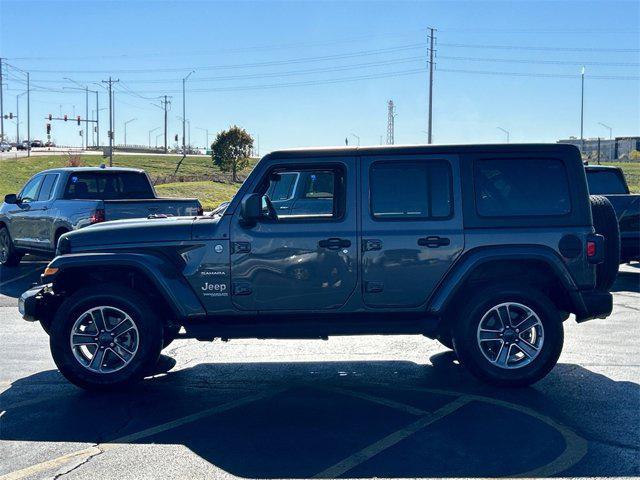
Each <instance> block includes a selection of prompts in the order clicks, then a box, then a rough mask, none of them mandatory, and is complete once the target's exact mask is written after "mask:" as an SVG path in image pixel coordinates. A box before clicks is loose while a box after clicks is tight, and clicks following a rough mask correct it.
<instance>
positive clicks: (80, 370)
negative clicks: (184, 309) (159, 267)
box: [49, 285, 163, 390]
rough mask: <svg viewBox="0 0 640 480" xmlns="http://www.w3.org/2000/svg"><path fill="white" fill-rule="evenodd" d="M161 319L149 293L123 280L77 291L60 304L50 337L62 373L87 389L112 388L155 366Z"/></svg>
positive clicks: (134, 379)
mask: <svg viewBox="0 0 640 480" xmlns="http://www.w3.org/2000/svg"><path fill="white" fill-rule="evenodd" d="M162 339H163V332H162V322H161V321H160V320H159V319H158V318H156V316H155V315H154V313H153V309H152V308H151V306H150V305H149V303H148V302H147V301H146V299H145V298H144V297H142V296H141V295H139V294H138V293H137V292H135V291H131V290H129V289H126V288H124V287H121V286H119V285H96V286H94V287H88V288H84V289H81V290H78V291H77V292H76V293H74V294H73V295H72V296H71V297H69V298H68V299H67V300H66V301H64V302H63V304H62V305H60V308H59V309H58V311H57V312H56V315H55V317H54V319H53V322H52V325H51V333H50V337H49V342H50V346H51V353H52V355H53V360H54V361H55V363H56V365H57V366H58V368H59V369H60V372H61V373H62V374H63V375H64V376H65V377H66V378H67V379H68V380H69V381H70V382H72V383H74V384H75V385H77V386H79V387H81V388H84V389H87V390H113V389H118V388H122V387H125V386H128V385H130V384H131V383H134V382H136V381H138V380H140V379H142V378H143V377H144V376H145V375H147V374H148V373H149V372H151V371H152V369H153V368H154V367H155V364H156V362H157V361H158V357H159V355H160V350H161V349H162Z"/></svg>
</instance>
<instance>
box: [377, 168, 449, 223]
mask: <svg viewBox="0 0 640 480" xmlns="http://www.w3.org/2000/svg"><path fill="white" fill-rule="evenodd" d="M451 176H452V174H451V168H450V166H449V164H448V163H447V162H444V161H423V162H388V163H384V162H378V163H374V164H373V166H372V167H371V172H370V190H371V213H372V215H373V216H374V218H376V219H380V220H384V219H442V218H448V217H450V216H451V214H452V211H453V200H452V197H451Z"/></svg>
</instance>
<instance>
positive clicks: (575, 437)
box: [0, 352, 640, 478]
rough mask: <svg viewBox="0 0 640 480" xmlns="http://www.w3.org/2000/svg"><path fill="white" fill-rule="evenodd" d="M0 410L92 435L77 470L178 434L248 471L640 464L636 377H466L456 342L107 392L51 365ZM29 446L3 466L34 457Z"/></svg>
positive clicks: (48, 433) (26, 432)
mask: <svg viewBox="0 0 640 480" xmlns="http://www.w3.org/2000/svg"><path fill="white" fill-rule="evenodd" d="M620 398H624V399H626V400H625V402H624V403H622V404H621V403H620V402H619V399H620ZM0 409H1V410H4V411H5V413H4V414H3V415H2V417H1V418H2V420H1V421H2V428H1V430H0V438H1V439H2V440H3V441H5V442H12V441H19V442H49V447H48V448H50V442H54V443H58V442H61V443H64V442H67V443H68V442H78V443H80V444H82V445H80V446H79V447H78V446H76V447H77V448H79V449H82V448H86V447H87V445H86V444H91V445H96V444H99V448H100V450H99V452H100V454H101V456H100V460H98V459H97V458H96V459H95V460H90V461H88V462H86V463H84V464H83V465H82V466H81V467H79V468H81V469H86V470H85V472H84V473H85V474H88V472H90V469H91V462H96V461H100V462H106V465H107V466H108V465H109V462H110V461H116V462H117V460H110V459H109V458H110V457H109V449H110V448H117V449H122V448H127V447H126V445H123V444H147V445H148V444H156V445H163V444H165V445H169V444H171V445H175V444H178V445H180V444H181V445H184V446H186V447H187V448H188V449H190V450H191V451H193V452H194V453H195V454H197V455H198V456H200V457H201V458H202V459H204V460H206V461H207V462H209V464H211V465H212V466H215V467H216V468H220V469H222V470H224V471H226V472H229V473H231V474H233V475H237V476H241V477H251V478H306V477H312V476H320V477H338V476H345V477H360V478H372V477H450V476H456V477H485V476H489V477H494V476H513V475H522V474H524V475H526V476H532V477H544V476H557V475H559V474H561V473H562V474H563V475H566V476H586V475H588V476H607V477H611V476H634V475H638V474H640V460H639V459H638V450H640V435H638V433H639V432H638V422H637V420H638V411H640V387H639V386H638V384H635V383H632V382H618V381H615V380H612V379H610V378H608V377H607V376H605V375H601V374H597V373H594V372H592V371H590V370H588V369H585V368H583V367H580V366H578V365H573V364H559V365H558V366H557V367H556V368H555V369H554V370H553V371H552V373H551V374H550V375H549V376H548V377H547V378H546V379H544V380H543V381H541V382H539V383H538V384H537V385H535V386H534V387H530V388H525V389H517V390H505V389H498V388H495V387H489V386H485V385H481V384H479V383H477V382H475V381H474V380H472V379H471V378H470V377H469V376H468V375H467V374H466V373H465V372H464V371H463V369H462V367H461V366H459V365H458V364H457V360H456V358H455V355H454V354H453V353H452V352H444V353H439V354H437V355H434V356H433V357H432V358H431V364H430V365H429V364H427V365H419V364H416V363H412V362H402V361H371V362H317V363H316V362H299V363H220V364H216V363H210V364H200V365H197V366H193V367H190V368H184V369H181V370H178V371H176V372H169V373H167V374H163V375H159V376H156V377H153V378H150V379H147V380H145V381H144V382H143V383H142V384H140V385H139V386H136V387H134V388H133V389H132V390H130V391H127V392H119V393H108V394H93V393H87V392H84V391H82V390H79V389H77V388H75V387H73V386H71V385H70V384H68V383H67V382H66V381H65V380H64V379H63V378H62V376H61V375H60V374H59V373H58V372H57V371H55V370H49V371H45V372H41V373H37V374H35V375H32V376H29V377H26V378H23V379H21V380H18V381H16V382H15V383H13V384H12V385H11V387H10V388H9V389H7V390H6V391H4V392H3V393H2V394H1V395H0ZM20 445H23V444H20ZM38 448H39V446H38V444H31V446H30V447H29V448H28V449H26V448H24V446H23V447H22V450H24V452H22V455H21V457H20V465H16V464H12V465H10V467H11V470H17V469H20V468H24V467H26V466H29V465H33V464H37V463H38V462H41V461H42V460H41V458H40V457H38V458H39V459H38V460H36V457H35V456H34V458H33V459H32V460H30V458H29V455H31V453H30V452H31V451H33V452H36V451H37V450H38ZM74 448H75V447H74ZM27 450H28V452H27ZM66 452H68V450H67V451H66ZM66 452H65V453H66ZM165 452H166V451H165ZM33 455H35V453H33ZM151 455H153V454H151ZM154 461H156V460H152V459H149V461H148V462H146V463H149V464H150V465H149V466H148V467H140V468H149V469H150V470H149V472H153V471H154V470H152V468H162V466H161V465H160V467H159V466H158V464H155V467H154V465H152V464H153V463H154ZM157 461H158V462H162V461H165V462H168V461H170V459H163V458H162V457H161V455H160V454H158V459H157ZM6 462H7V459H5V462H3V463H4V466H3V470H4V471H6V469H7V467H8V466H7V464H6ZM156 471H160V470H156ZM0 473H3V472H2V471H0ZM76 473H79V474H81V473H82V472H81V470H79V471H78V472H76ZM139 473H140V476H141V477H142V476H144V472H143V471H140V472H139Z"/></svg>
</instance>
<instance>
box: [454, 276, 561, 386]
mask: <svg viewBox="0 0 640 480" xmlns="http://www.w3.org/2000/svg"><path fill="white" fill-rule="evenodd" d="M467 305H468V306H467V307H465V308H464V309H463V311H461V313H460V317H459V318H458V320H457V322H456V324H455V326H454V340H453V341H454V347H455V351H456V354H457V356H458V358H459V360H460V362H461V363H462V365H463V366H465V367H466V368H467V369H468V370H469V371H470V372H471V373H472V374H473V375H474V376H475V377H477V378H479V379H480V380H483V381H486V382H488V383H492V384H495V385H500V386H505V387H521V386H526V385H530V384H532V383H535V382H537V381H538V380H540V379H541V378H542V377H544V376H545V375H546V374H547V373H549V371H550V370H551V369H552V368H553V367H554V366H555V364H556V363H557V361H558V357H559V356H560V352H561V351H562V344H563V339H564V336H563V330H562V321H561V317H560V313H559V312H558V310H557V308H556V307H555V305H554V304H553V303H552V302H551V301H550V300H549V299H548V298H547V297H546V296H545V295H544V294H543V293H542V292H539V291H537V290H535V289H532V288H526V289H525V288H523V289H519V288H513V287H509V286H492V287H486V288H484V289H482V290H480V291H478V292H477V293H476V294H474V295H473V296H472V298H471V299H470V301H469V302H468V304H467Z"/></svg>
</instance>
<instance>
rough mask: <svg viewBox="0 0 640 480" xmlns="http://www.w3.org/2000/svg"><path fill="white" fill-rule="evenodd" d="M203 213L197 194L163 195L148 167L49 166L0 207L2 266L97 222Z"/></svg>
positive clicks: (51, 249)
mask: <svg viewBox="0 0 640 480" xmlns="http://www.w3.org/2000/svg"><path fill="white" fill-rule="evenodd" d="M201 214H202V207H201V205H200V202H199V201H198V200H197V199H195V198H184V199H182V198H158V197H157V196H156V193H155V191H154V189H153V186H152V185H151V181H150V180H149V177H148V176H147V174H146V173H145V172H144V170H139V169H132V168H104V167H81V168H57V169H52V170H45V171H43V172H40V173H38V174H36V175H34V176H33V177H32V178H31V179H30V180H29V181H28V182H27V183H26V185H25V186H24V187H23V188H22V190H21V191H20V193H19V194H17V195H16V194H9V195H6V196H5V198H4V203H3V204H2V205H1V206H0V265H6V266H12V265H17V264H18V263H19V262H20V259H21V258H22V256H23V255H24V254H25V253H40V254H53V253H54V252H55V250H56V245H57V243H58V239H59V238H60V236H61V235H62V234H64V233H66V232H69V231H71V230H76V229H78V228H82V227H86V226H88V225H92V224H95V223H100V222H104V221H108V220H121V219H127V218H144V217H150V216H151V217H153V216H195V215H201Z"/></svg>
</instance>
